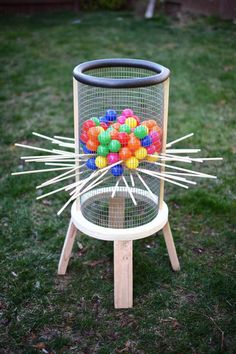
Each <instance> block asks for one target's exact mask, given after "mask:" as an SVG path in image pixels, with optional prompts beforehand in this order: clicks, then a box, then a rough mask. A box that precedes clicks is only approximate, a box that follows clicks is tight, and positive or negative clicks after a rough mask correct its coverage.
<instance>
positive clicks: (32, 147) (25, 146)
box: [15, 143, 64, 154]
mask: <svg viewBox="0 0 236 354" xmlns="http://www.w3.org/2000/svg"><path fill="white" fill-rule="evenodd" d="M15 146H19V147H23V148H26V149H31V150H37V151H45V152H50V153H51V154H53V153H55V151H53V150H48V149H43V148H39V147H36V146H31V145H24V144H18V143H15ZM57 151H59V150H57ZM60 151H61V150H60ZM61 152H62V151H61ZM63 153H64V151H63Z"/></svg>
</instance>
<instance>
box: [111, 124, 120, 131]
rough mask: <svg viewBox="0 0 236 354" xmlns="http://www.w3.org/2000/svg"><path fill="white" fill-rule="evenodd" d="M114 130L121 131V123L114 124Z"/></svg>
mask: <svg viewBox="0 0 236 354" xmlns="http://www.w3.org/2000/svg"><path fill="white" fill-rule="evenodd" d="M112 128H114V129H116V130H119V128H120V123H118V122H116V123H113V124H112Z"/></svg>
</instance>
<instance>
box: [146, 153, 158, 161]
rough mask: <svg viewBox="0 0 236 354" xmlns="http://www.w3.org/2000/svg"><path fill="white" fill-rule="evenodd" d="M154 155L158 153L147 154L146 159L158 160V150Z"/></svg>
mask: <svg viewBox="0 0 236 354" xmlns="http://www.w3.org/2000/svg"><path fill="white" fill-rule="evenodd" d="M153 155H156V156H147V157H146V160H147V161H150V162H156V161H157V160H158V158H159V155H158V153H157V152H155V153H154V154H153Z"/></svg>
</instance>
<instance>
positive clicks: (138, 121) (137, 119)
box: [132, 115, 140, 125]
mask: <svg viewBox="0 0 236 354" xmlns="http://www.w3.org/2000/svg"><path fill="white" fill-rule="evenodd" d="M132 118H134V119H135V120H136V122H137V125H139V124H140V118H139V117H138V116H136V115H133V116H132Z"/></svg>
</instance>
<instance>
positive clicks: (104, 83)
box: [73, 59, 170, 88]
mask: <svg viewBox="0 0 236 354" xmlns="http://www.w3.org/2000/svg"><path fill="white" fill-rule="evenodd" d="M105 67H108V68H109V67H134V68H143V69H148V70H150V71H153V73H154V75H151V76H147V77H142V78H133V79H132V78H131V79H111V78H103V77H96V76H91V75H88V74H87V73H86V72H87V71H89V70H92V69H98V68H105ZM73 75H74V78H75V79H76V80H77V81H79V82H81V83H83V84H86V85H90V86H96V87H105V88H134V87H145V86H151V85H156V84H160V83H162V82H163V81H165V80H166V79H168V77H169V76H170V70H169V69H167V68H165V67H164V66H162V65H160V64H156V63H153V62H151V61H147V60H140V59H100V60H92V61H87V62H85V63H82V64H80V65H78V66H76V67H75V68H74V71H73Z"/></svg>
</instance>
